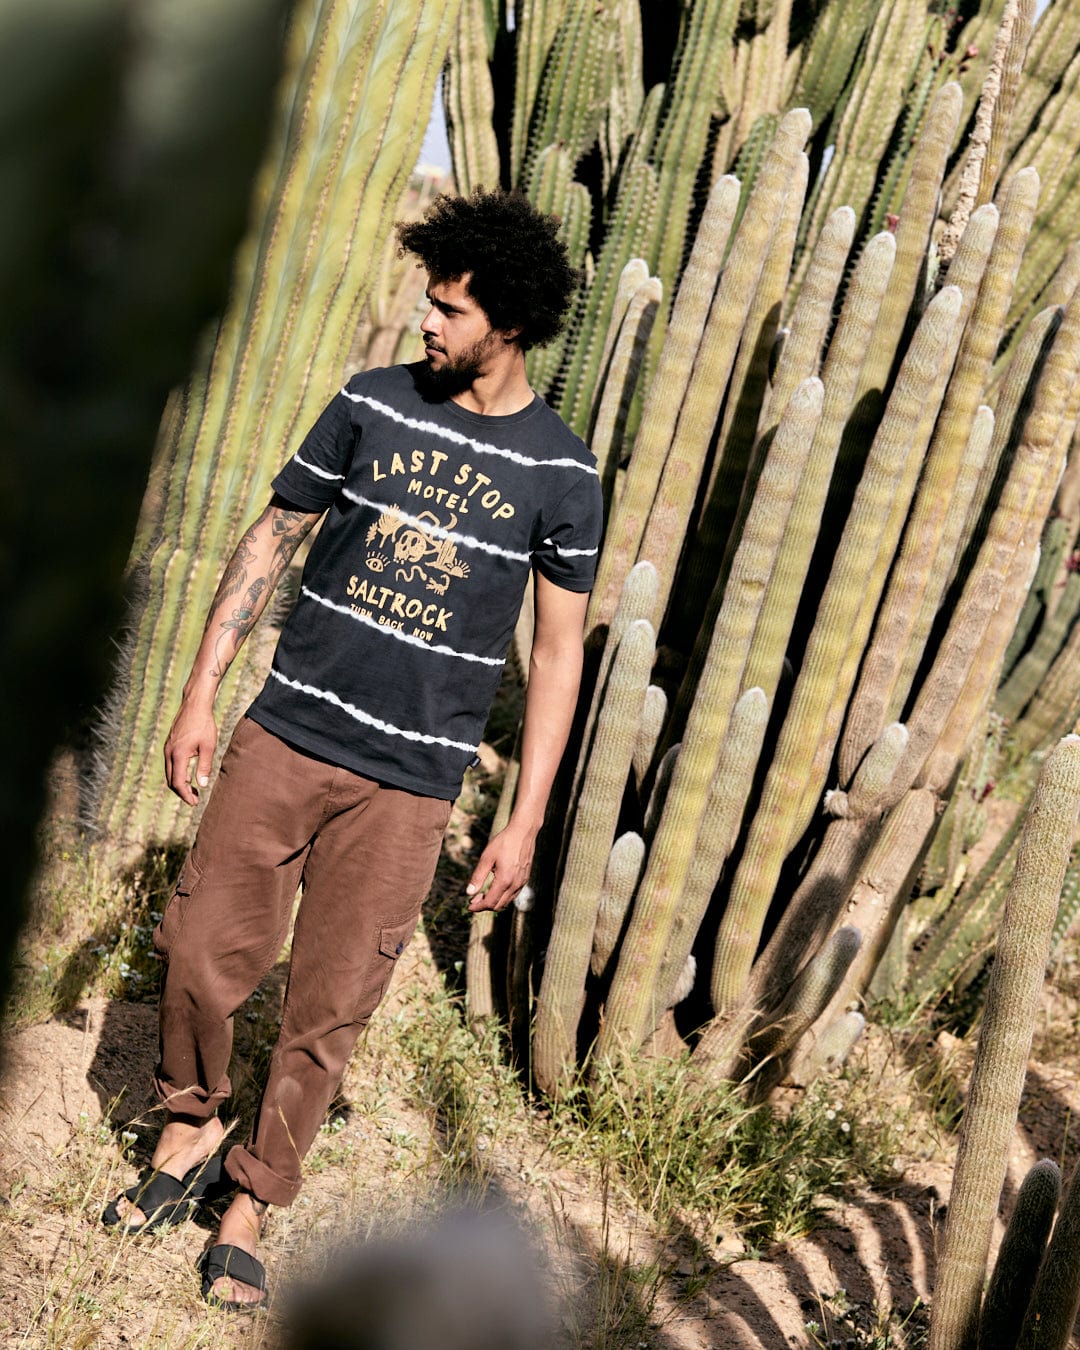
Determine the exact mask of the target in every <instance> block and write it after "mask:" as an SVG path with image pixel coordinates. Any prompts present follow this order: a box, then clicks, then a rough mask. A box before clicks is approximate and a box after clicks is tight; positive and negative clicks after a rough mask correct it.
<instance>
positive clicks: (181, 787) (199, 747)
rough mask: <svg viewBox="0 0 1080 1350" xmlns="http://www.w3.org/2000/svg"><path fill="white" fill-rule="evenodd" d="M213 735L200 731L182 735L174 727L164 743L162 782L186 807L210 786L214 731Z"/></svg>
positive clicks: (193, 802)
mask: <svg viewBox="0 0 1080 1350" xmlns="http://www.w3.org/2000/svg"><path fill="white" fill-rule="evenodd" d="M213 732H214V734H211V732H210V730H208V729H204V730H203V731H201V732H199V733H198V734H192V733H190V732H189V733H187V734H185V733H184V732H183V731H182V730H178V729H177V728H176V727H174V728H173V730H172V731H171V732H170V733H169V739H168V740H167V741H166V742H165V781H166V783H167V784H168V785H169V787H170V788H171V789H172V791H173V792H175V793H176V795H177V796H178V797H179V798H180V800H181V801H182V802H184V803H185V804H186V805H188V806H194V805H195V804H196V802H197V801H198V800H199V792H200V790H202V789H203V788H206V787H209V785H210V771H211V768H212V766H213V762H214V747H215V745H216V743H217V736H216V728H214V729H213Z"/></svg>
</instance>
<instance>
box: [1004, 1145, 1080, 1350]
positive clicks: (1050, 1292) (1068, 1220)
mask: <svg viewBox="0 0 1080 1350" xmlns="http://www.w3.org/2000/svg"><path fill="white" fill-rule="evenodd" d="M1078 1311H1080V1184H1078V1178H1077V1173H1076V1172H1075V1171H1074V1172H1073V1175H1072V1180H1071V1181H1070V1182H1069V1189H1068V1191H1067V1192H1066V1195H1065V1199H1064V1200H1063V1201H1062V1204H1061V1209H1060V1211H1059V1212H1058V1217H1057V1223H1056V1224H1055V1225H1054V1232H1053V1235H1052V1236H1051V1238H1050V1245H1049V1246H1048V1247H1047V1249H1046V1255H1045V1256H1044V1257H1043V1260H1042V1264H1041V1265H1040V1266H1039V1274H1038V1276H1037V1278H1036V1280H1035V1288H1034V1289H1033V1290H1032V1291H1031V1301H1030V1302H1029V1303H1028V1306H1027V1311H1026V1313H1025V1314H1024V1327H1023V1330H1022V1332H1021V1334H1020V1337H1019V1339H1018V1340H1017V1342H1016V1347H1017V1350H1068V1347H1069V1345H1070V1344H1071V1342H1072V1330H1073V1325H1074V1323H1075V1322H1076V1314H1077V1312H1078Z"/></svg>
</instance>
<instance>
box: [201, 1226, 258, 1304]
mask: <svg viewBox="0 0 1080 1350" xmlns="http://www.w3.org/2000/svg"><path fill="white" fill-rule="evenodd" d="M195 1268H196V1269H197V1270H199V1271H201V1272H202V1296H203V1298H204V1299H205V1300H206V1301H207V1303H209V1304H210V1306H211V1307H212V1308H220V1309H221V1310H222V1312H258V1311H259V1309H260V1308H265V1307H266V1305H267V1304H268V1303H269V1302H270V1295H269V1293H268V1292H267V1288H266V1267H265V1266H264V1265H263V1263H262V1262H261V1261H257V1260H256V1259H255V1257H254V1256H252V1255H251V1254H250V1253H249V1252H245V1251H244V1250H243V1249H242V1248H241V1247H234V1246H233V1245H232V1243H230V1242H223V1243H222V1244H221V1245H220V1246H217V1247H211V1248H210V1250H209V1251H206V1252H203V1254H202V1256H200V1257H199V1259H198V1261H197V1262H196V1263H195ZM222 1278H225V1279H230V1280H239V1281H240V1283H241V1284H247V1285H250V1286H251V1287H252V1289H259V1290H261V1291H262V1298H261V1299H258V1300H257V1301H256V1302H254V1303H245V1302H243V1301H242V1300H240V1299H231V1298H221V1297H220V1296H219V1295H218V1294H215V1293H214V1283H215V1281H216V1280H220V1279H222Z"/></svg>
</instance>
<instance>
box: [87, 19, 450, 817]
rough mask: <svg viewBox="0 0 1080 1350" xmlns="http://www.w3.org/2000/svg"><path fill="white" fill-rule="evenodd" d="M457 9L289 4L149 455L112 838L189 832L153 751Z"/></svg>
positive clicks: (380, 220) (350, 280) (426, 97)
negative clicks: (147, 529) (224, 285)
mask: <svg viewBox="0 0 1080 1350" xmlns="http://www.w3.org/2000/svg"><path fill="white" fill-rule="evenodd" d="M456 10H457V5H456V3H449V4H435V3H431V2H430V0H426V2H425V0H402V2H401V3H396V2H395V3H394V4H393V5H391V4H389V3H385V2H384V3H377V4H373V3H370V0H305V3H303V4H302V5H301V6H300V7H299V9H298V10H297V13H296V17H295V20H294V23H293V26H292V30H291V35H290V38H289V46H288V56H287V67H288V75H287V76H286V79H285V82H284V85H283V87H282V91H281V96H280V101H279V106H278V114H277V118H276V121H275V125H274V129H273V139H272V148H271V151H270V153H269V154H268V156H267V159H266V161H265V164H264V167H263V170H262V174H261V177H260V180H259V185H258V191H257V197H256V202H257V215H256V224H255V227H254V231H253V234H252V236H251V237H250V238H249V239H248V241H247V242H246V244H245V246H244V248H243V250H242V252H241V254H240V257H239V261H238V263H237V270H236V274H235V276H234V279H233V292H232V301H231V304H230V307H229V309H228V311H227V313H226V314H225V317H224V319H223V321H222V324H221V328H220V330H219V332H218V335H217V339H216V342H215V343H214V344H213V347H212V349H210V350H208V351H207V352H206V353H205V366H202V367H200V368H199V369H197V370H196V372H195V374H194V376H193V378H192V383H191V386H190V390H189V392H188V395H187V397H186V398H185V400H184V401H183V403H182V405H181V407H180V409H179V411H178V415H177V416H176V417H174V418H172V419H170V420H168V421H167V422H166V424H165V428H164V432H163V439H162V441H161V443H160V444H159V447H158V450H157V465H156V469H155V473H156V475H157V482H158V483H159V484H160V494H161V495H160V500H159V501H158V502H157V503H156V504H155V507H156V511H157V515H158V534H159V537H160V542H159V544H158V546H157V547H156V549H155V550H154V552H153V554H152V555H151V556H150V557H149V558H148V559H145V560H140V565H141V566H143V567H145V571H146V578H147V584H146V592H147V599H146V602H145V604H144V605H143V607H142V609H141V611H140V614H139V618H138V623H137V625H136V627H135V629H134V632H133V634H132V638H131V641H130V643H129V645H128V647H127V648H126V650H125V652H124V656H123V670H122V681H123V683H124V686H125V688H126V689H129V690H130V693H129V694H128V695H127V696H126V697H118V698H117V700H116V701H115V702H114V704H113V708H112V712H111V716H112V722H113V726H112V734H113V737H114V749H113V751H112V754H111V759H110V763H109V765H108V772H107V774H106V775H105V777H104V781H103V783H102V788H101V812H100V822H101V826H102V828H103V830H105V831H106V832H107V834H108V835H109V836H111V837H112V838H113V839H115V840H116V841H118V842H140V841H145V840H147V839H154V840H168V839H174V838H180V837H182V836H183V835H184V834H185V833H186V831H187V828H188V816H187V812H186V810H185V808H184V807H183V806H182V805H180V803H179V802H178V801H177V800H176V799H175V798H173V797H172V796H171V794H169V793H167V792H166V790H165V788H164V786H163V783H162V774H161V771H160V765H159V754H158V747H159V746H160V744H161V743H162V741H163V740H164V737H165V732H166V729H167V728H168V725H169V723H170V721H171V718H172V716H173V715H174V712H175V709H176V707H177V706H178V703H179V694H180V685H181V683H182V681H183V679H184V678H185V676H186V673H187V671H188V669H189V668H190V665H191V661H192V658H193V656H194V652H195V648H196V646H197V645H198V641H199V637H200V635H201V632H202V626H203V622H204V619H205V615H206V611H207V609H208V607H209V604H210V600H211V597H212V595H213V592H214V588H215V585H216V582H217V577H218V575H219V573H220V570H221V567H222V566H223V560H224V559H225V558H226V557H227V555H228V552H229V549H230V548H231V546H232V542H233V540H234V537H235V536H236V534H237V532H238V530H239V529H240V528H241V527H242V525H243V523H246V522H247V521H248V520H249V519H251V518H252V517H253V516H254V515H255V514H256V512H257V511H258V509H259V507H260V505H261V504H262V503H263V501H264V499H265V498H266V497H267V495H268V491H269V488H268V484H269V481H270V478H271V477H272V476H273V473H274V472H275V471H276V468H277V467H278V465H279V464H280V463H281V461H282V460H283V459H284V458H285V456H286V455H287V454H288V453H289V449H290V446H291V445H292V443H293V442H294V440H295V438H296V437H297V436H298V435H300V434H302V433H303V432H304V431H305V430H306V428H307V426H308V425H309V424H310V423H311V422H313V421H314V419H315V417H316V416H317V414H318V412H319V411H320V409H321V407H322V406H323V404H324V403H325V402H326V400H327V399H328V398H329V396H330V395H331V394H332V393H333V392H334V390H335V388H336V387H337V383H338V381H339V379H340V376H341V370H342V365H343V363H344V359H345V355H346V353H347V351H348V346H349V341H350V339H351V336H352V331H353V328H354V326H355V323H356V318H357V313H358V307H359V304H360V302H361V301H362V299H363V296H364V293H365V287H366V285H367V284H368V281H367V278H368V274H369V269H370V267H371V266H372V262H373V260H374V259H376V258H377V257H378V253H379V250H380V249H381V247H382V243H383V240H384V239H385V237H386V235H387V233H388V232H389V229H390V225H391V222H392V218H393V215H394V212H395V210H396V209H397V206H398V202H399V199H400V194H401V190H402V187H403V186H404V182H405V179H406V177H407V175H408V173H409V171H410V169H411V167H412V165H413V163H414V162H415V158H416V153H417V150H418V149H419V144H420V140H421V138H422V136H423V131H424V126H425V124H426V119H427V110H428V108H429V107H430V101H431V91H432V88H433V85H434V81H435V77H436V75H437V73H438V69H439V65H440V63H441V61H442V58H443V54H444V52H445V50H446V44H447V42H448V41H449V36H450V31H451V28H452V26H453V23H454V20H455V18H456ZM249 646H250V644H249ZM236 685H237V681H236V680H235V678H234V679H233V688H234V689H235V688H236ZM219 712H221V713H223V716H222V720H223V721H228V713H229V710H228V709H227V708H226V709H223V708H222V705H221V704H219Z"/></svg>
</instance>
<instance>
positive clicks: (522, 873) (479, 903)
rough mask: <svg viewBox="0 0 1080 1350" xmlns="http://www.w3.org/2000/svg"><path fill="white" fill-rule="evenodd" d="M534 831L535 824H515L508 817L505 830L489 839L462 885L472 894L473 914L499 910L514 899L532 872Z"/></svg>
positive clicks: (470, 906) (470, 902) (536, 831)
mask: <svg viewBox="0 0 1080 1350" xmlns="http://www.w3.org/2000/svg"><path fill="white" fill-rule="evenodd" d="M537 833H538V830H537V829H536V828H535V827H523V826H521V825H516V824H515V823H514V821H513V820H511V821H510V824H509V825H507V827H506V828H505V829H504V830H500V831H499V833H498V834H497V835H495V836H494V837H493V838H492V839H490V840H488V846H487V848H485V849H484V851H483V853H481V855H480V861H479V862H478V863H477V864H476V867H475V869H474V871H473V874H472V876H471V877H470V878H469V884H468V886H466V888H465V893H466V895H471V896H472V899H471V900H470V901H469V912H470V913H472V914H475V913H476V912H477V911H478V910H481V909H493V910H495V911H496V912H498V911H499V910H501V909H505V908H506V907H507V905H509V904H511V903H512V902H513V900H514V898H515V897H516V895H517V893H518V891H520V890H521V888H522V886H524V885H525V883H526V882H527V881H528V879H529V873H530V872H531V871H532V862H533V854H534V853H535V852H536V836H537ZM488 877H492V882H491V885H490V886H489V887H488V889H487V890H486V891H483V890H482V887H483V886H484V883H485V882H486V881H487V879H488Z"/></svg>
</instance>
